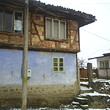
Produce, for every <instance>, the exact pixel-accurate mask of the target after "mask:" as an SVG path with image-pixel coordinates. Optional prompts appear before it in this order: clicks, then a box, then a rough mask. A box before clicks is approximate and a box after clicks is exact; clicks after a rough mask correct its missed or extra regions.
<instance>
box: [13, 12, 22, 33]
mask: <svg viewBox="0 0 110 110" xmlns="http://www.w3.org/2000/svg"><path fill="white" fill-rule="evenodd" d="M16 12H19V13H22V31H21V32H20V33H23V26H24V25H23V12H22V11H18V10H15V11H14V20H13V22H14V23H15V13H16ZM14 23H13V31H14V33H19V32H15V29H14Z"/></svg>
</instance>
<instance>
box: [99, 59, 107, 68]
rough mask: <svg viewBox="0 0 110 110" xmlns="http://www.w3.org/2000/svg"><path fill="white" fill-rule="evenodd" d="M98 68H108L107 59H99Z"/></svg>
mask: <svg viewBox="0 0 110 110" xmlns="http://www.w3.org/2000/svg"><path fill="white" fill-rule="evenodd" d="M100 68H109V61H108V60H106V61H100Z"/></svg>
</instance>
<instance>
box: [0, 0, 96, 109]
mask: <svg viewBox="0 0 110 110" xmlns="http://www.w3.org/2000/svg"><path fill="white" fill-rule="evenodd" d="M24 6H25V3H24V0H0V107H20V106H21V87H22V86H21V85H22V79H21V68H22V53H23V38H24V34H23V32H24V23H23V20H24V18H23V17H24ZM29 8H30V9H29V12H30V13H29V22H28V23H29V33H28V35H29V42H28V45H29V52H28V67H29V69H30V71H31V76H30V78H29V80H28V106H32V107H34V106H35V107H36V106H57V105H59V104H62V103H63V104H65V103H69V102H71V101H72V99H73V98H74V96H76V95H77V94H78V93H79V91H80V87H79V79H78V71H77V53H78V52H79V51H80V42H79V28H80V27H82V26H84V25H87V24H90V23H92V22H94V21H95V17H94V16H92V15H90V14H86V13H82V12H79V11H75V10H72V9H66V8H63V7H60V6H53V5H46V4H44V3H41V2H39V1H34V0H30V3H29Z"/></svg>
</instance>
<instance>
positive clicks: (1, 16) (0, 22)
mask: <svg viewBox="0 0 110 110" xmlns="http://www.w3.org/2000/svg"><path fill="white" fill-rule="evenodd" d="M2 23H3V10H2V9H0V31H2Z"/></svg>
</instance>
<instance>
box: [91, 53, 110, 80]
mask: <svg viewBox="0 0 110 110" xmlns="http://www.w3.org/2000/svg"><path fill="white" fill-rule="evenodd" d="M90 59H96V60H97V69H98V78H104V79H110V53H109V52H107V53H104V54H103V55H101V56H98V57H94V58H90Z"/></svg>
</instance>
